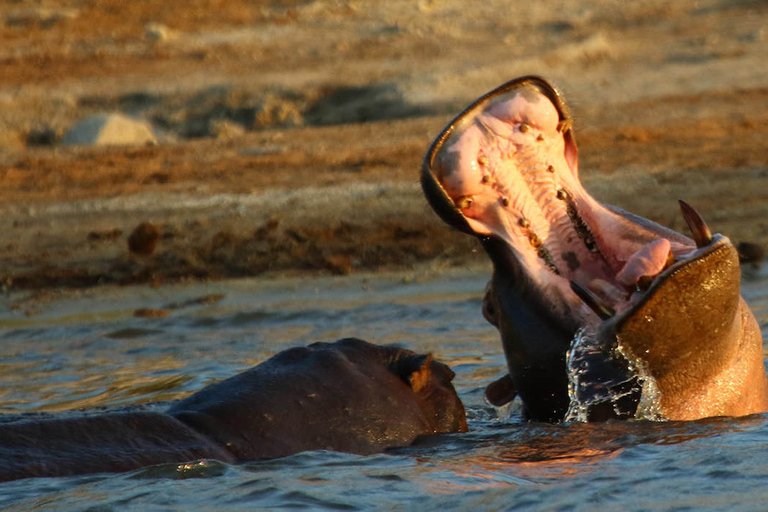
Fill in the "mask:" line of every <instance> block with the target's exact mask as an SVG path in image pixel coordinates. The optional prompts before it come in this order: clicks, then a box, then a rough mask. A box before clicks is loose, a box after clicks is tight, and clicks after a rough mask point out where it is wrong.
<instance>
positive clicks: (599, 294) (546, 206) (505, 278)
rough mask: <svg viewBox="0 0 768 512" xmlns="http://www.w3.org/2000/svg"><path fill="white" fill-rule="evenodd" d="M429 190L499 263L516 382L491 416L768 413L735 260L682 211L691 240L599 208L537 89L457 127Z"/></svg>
mask: <svg viewBox="0 0 768 512" xmlns="http://www.w3.org/2000/svg"><path fill="white" fill-rule="evenodd" d="M421 181H422V186H423V189H424V192H425V194H426V197H427V200H428V201H429V203H430V205H431V206H432V208H433V209H434V210H435V211H436V212H437V213H438V214H439V215H440V217H441V218H442V219H443V220H444V221H446V222H447V223H448V224H450V225H451V226H453V227H455V228H457V229H459V230H461V231H463V232H465V233H469V234H471V235H474V236H476V237H478V238H479V239H480V240H481V242H482V245H483V246H484V248H485V250H486V252H487V254H488V255H489V256H490V258H491V260H492V262H493V266H494V272H493V277H492V279H491V281H490V283H489V284H488V287H487V293H486V297H485V301H484V307H483V310H484V314H485V317H486V318H487V319H488V320H489V321H490V322H491V323H492V324H493V325H495V326H496V327H497V328H498V329H499V331H500V334H501V338H502V342H503V345H504V351H505V354H506V358H507V364H508V367H509V376H507V377H505V378H503V379H501V380H500V381H498V382H497V383H495V384H493V385H492V386H490V387H489V389H488V391H487V395H488V396H489V399H491V400H492V401H495V402H498V403H503V402H504V401H506V400H509V399H511V398H513V397H514V396H515V394H517V395H519V396H520V398H521V400H522V403H523V410H524V414H525V415H526V416H527V417H528V418H530V419H533V420H542V421H562V420H564V419H569V420H572V419H582V420H601V419H609V418H635V417H645V418H652V419H681V420H687V419H696V418H702V417H706V416H717V415H745V414H750V413H757V412H762V411H766V410H768V381H766V374H765V368H764V366H763V356H762V339H761V336H760V330H759V328H758V325H757V322H756V321H755V318H754V317H753V315H752V313H751V312H750V310H749V308H748V307H747V305H746V304H745V302H744V300H743V299H742V298H741V296H740V292H739V279H740V273H739V259H738V254H737V251H736V249H735V248H734V246H733V245H732V244H731V242H730V241H729V240H728V239H727V238H726V237H724V236H722V235H712V234H711V233H710V231H709V229H708V228H707V226H706V224H704V221H703V220H702V219H701V217H700V216H699V215H698V214H697V213H696V211H695V210H693V208H691V207H690V206H688V205H687V204H685V203H683V202H681V208H682V213H683V216H684V218H685V220H686V222H687V224H688V226H689V228H690V229H691V231H692V233H693V239H690V238H688V237H686V236H683V235H681V234H679V233H676V232H674V231H671V230H669V229H667V228H664V227H662V226H659V225H657V224H655V223H653V222H651V221H649V220H646V219H644V218H641V217H639V216H637V215H633V214H631V213H628V212H625V211H622V210H620V209H618V208H616V207H613V206H608V205H604V204H601V203H599V202H597V201H596V200H595V199H594V198H592V196H590V195H589V194H588V193H587V191H586V190H585V189H584V188H583V186H582V185H581V182H580V181H579V173H578V155H577V150H576V140H575V137H574V132H573V119H572V117H571V114H570V111H569V109H568V106H567V105H566V103H565V101H564V100H563V98H562V96H561V94H560V93H559V91H557V89H555V88H554V87H553V86H552V85H550V84H549V83H548V82H547V81H545V80H544V79H542V78H540V77H536V76H527V77H522V78H518V79H515V80H512V81H510V82H508V83H506V84H504V85H502V86H501V87H499V88H497V89H495V90H493V91H491V92H490V93H488V94H486V95H485V96H483V97H481V98H480V99H478V100H477V101H475V102H474V103H473V104H472V105H470V106H469V107H468V108H467V109H466V110H464V111H463V112H462V113H461V114H459V115H458V116H457V117H456V118H455V119H454V120H453V121H451V123H450V124H449V125H448V126H447V127H446V128H445V129H444V130H443V131H442V133H440V135H438V137H437V139H436V140H435V141H434V142H433V143H432V145H431V147H430V148H429V150H428V152H427V154H426V157H425V160H424V166H423V169H422V177H421ZM569 376H570V378H569Z"/></svg>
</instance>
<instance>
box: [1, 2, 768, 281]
mask: <svg viewBox="0 0 768 512" xmlns="http://www.w3.org/2000/svg"><path fill="white" fill-rule="evenodd" d="M467 5H468V4H466V3H465V2H462V1H459V0H419V1H417V0H410V1H404V0H391V1H387V2H380V1H375V0H349V1H330V0H322V1H321V0H318V1H314V2H303V1H280V0H270V1H267V0H251V1H246V0H193V1H190V2H152V1H134V2H123V1H119V0H69V1H64V0H61V1H55V0H50V1H49V0H12V1H10V2H3V4H2V6H0V198H2V200H1V201H0V282H1V283H2V287H3V289H5V290H16V289H48V288H52V287H87V286H94V285H98V284H102V283H126V284H127V283H144V282H148V283H158V284H159V283H164V282H168V281H175V280H181V279H189V278H195V279H214V278H225V277H239V276H254V275H267V276H272V275H274V276H276V277H279V276H283V275H297V274H302V273H310V274H316V273H335V274H349V273H354V272H361V271H366V272H367V271H388V270H398V271H402V270H408V269H418V268H423V267H424V266H428V267H429V268H431V269H437V270H439V269H441V268H446V267H450V266H457V265H461V266H465V265H487V263H485V259H484V257H483V255H482V253H481V252H480V251H479V250H478V246H477V244H476V242H475V241H474V240H472V239H471V238H469V237H466V236H464V235H460V234H457V233H454V232H452V231H451V230H450V229H448V228H447V227H446V226H444V225H443V224H442V223H441V221H439V220H438V219H437V217H436V216H435V215H434V213H432V211H431V210H430V209H429V208H428V206H427V205H426V202H425V201H424V199H423V197H422V194H421V191H420V188H419V185H418V174H419V169H420V165H421V159H422V158H423V155H424V152H425V151H426V148H427V146H428V145H429V143H430V141H431V140H432V138H433V137H434V136H435V135H437V133H438V131H439V130H440V129H441V128H442V127H443V126H444V125H445V124H446V123H447V122H448V121H449V120H450V119H451V117H452V116H453V115H455V114H456V113H458V112H459V111H460V110H461V109H462V108H463V107H464V106H466V105H467V104H468V103H469V102H470V101H472V100H473V99H474V98H475V97H477V96H480V95H481V94H483V93H484V92H486V91H487V90H489V89H491V88H493V87H495V86H497V85H499V84H501V83H502V82H504V81H506V80H508V79H511V78H514V77H516V76H520V75H523V74H540V75H543V76H545V77H547V78H549V79H551V80H553V81H554V82H555V83H556V84H558V85H559V86H560V87H561V89H562V90H563V91H564V93H565V95H566V98H567V99H569V100H570V102H571V106H572V109H573V110H574V114H575V117H576V134H577V139H578V142H579V149H580V155H579V156H580V168H581V172H582V176H583V179H584V181H585V182H586V184H587V188H588V189H589V190H591V191H592V192H593V193H594V195H595V196H596V197H598V198H599V199H600V200H603V201H605V202H608V203H611V204H616V205H618V206H620V207H622V208H624V209H626V210H629V211H632V212H634V213H637V214H640V215H642V216H645V217H648V218H650V219H652V220H655V221H657V222H660V223H662V224H665V225H668V226H671V227H673V228H675V229H678V230H684V223H683V221H682V217H681V216H680V214H679V212H678V209H677V201H676V200H677V199H685V200H686V201H687V202H689V203H690V204H692V205H693V206H695V207H696V208H697V209H698V210H699V211H700V212H701V213H702V215H703V217H704V218H705V219H706V220H707V221H708V222H709V224H710V227H711V228H712V229H713V231H718V232H722V233H724V234H726V235H728V236H729V237H731V239H732V240H734V241H736V242H739V241H750V242H755V243H758V244H766V243H768V186H767V185H768V145H767V144H766V143H765V141H766V140H768V108H766V106H767V105H768V66H766V55H768V33H766V30H768V29H766V27H768V23H767V21H768V3H766V2H765V1H764V0H701V1H696V2H693V1H682V2H666V1H661V0H658V1H657V0H640V1H637V2H624V1H620V0H615V1H610V0H546V1H539V2H521V1H514V2H509V1H507V2H503V1H495V0H489V1H486V2H482V3H481V4H472V7H471V9H468V8H467V7H466V6H467ZM111 112H123V113H126V114H129V115H131V116H135V117H138V118H141V119H145V120H147V121H149V122H151V123H152V125H153V127H154V128H155V131H156V133H157V134H158V143H157V144H155V145H150V146H119V147H101V146H67V145H64V144H62V141H61V139H62V136H63V134H64V133H65V132H66V131H67V129H69V127H71V126H72V125H73V124H75V122H76V121H78V120H79V119H82V118H84V117H86V116H88V115H91V114H97V113H111ZM145 221H148V222H151V223H152V224H154V225H155V226H156V227H157V228H158V230H159V240H158V243H157V247H156V249H155V250H154V251H153V252H152V253H151V254H150V255H139V254H129V251H128V244H127V239H128V237H129V235H130V233H131V232H132V230H133V229H134V228H135V227H136V226H138V225H139V224H140V223H142V222H145Z"/></svg>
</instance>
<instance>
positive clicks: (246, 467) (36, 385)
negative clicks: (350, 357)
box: [0, 270, 768, 511]
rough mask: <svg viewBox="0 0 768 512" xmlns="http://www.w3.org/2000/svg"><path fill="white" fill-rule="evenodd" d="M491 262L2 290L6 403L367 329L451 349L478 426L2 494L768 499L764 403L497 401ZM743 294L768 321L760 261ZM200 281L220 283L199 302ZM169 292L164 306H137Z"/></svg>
mask: <svg viewBox="0 0 768 512" xmlns="http://www.w3.org/2000/svg"><path fill="white" fill-rule="evenodd" d="M487 278H488V273H487V272H485V271H472V272H470V271H458V270H454V271H448V272H445V273H441V274H440V275H434V274H433V275H426V274H425V275H423V276H421V277H417V278H415V277H414V276H413V275H410V276H404V275H396V276H392V275H389V276H386V277H376V276H368V277H360V276H354V277H345V278H320V279H311V280H310V279H303V280H298V279H297V280H279V281H274V280H273V281H269V280H237V281H229V282H220V283H213V284H200V283H196V284H191V285H176V286H166V287H159V288H151V287H129V288H100V289H96V290H90V291H85V292H79V293H74V292H68V293H66V294H61V295H56V294H53V295H46V296H43V297H36V298H35V300H28V299H29V297H28V296H27V295H23V294H20V295H11V296H4V297H2V299H1V300H0V412H2V413H20V412H30V411H61V410H67V409H73V408H87V407H97V406H125V405H130V404H143V403H148V402H156V401H166V400H172V399H177V398H181V397H184V396H187V395H188V394H190V393H192V392H194V391H196V390H198V389H200V388H202V387H204V386H205V385H207V384H209V383H212V382H215V381H217V380H220V379H223V378H226V377H228V376H230V375H232V374H233V373H235V372H237V371H240V370H243V369H245V368H248V367H250V366H252V365H255V364H257V363H259V362H260V361H263V360H264V359H266V358H268V357H270V356H271V355H273V354H275V353H276V352H279V351H281V350H283V349H286V348H288V347H292V346H295V345H301V344H305V343H307V342H311V341H334V340H336V339H338V338H342V337H346V336H356V337H360V338H363V339H367V340H369V341H373V342H377V343H400V344H402V345H404V346H406V347H408V348H411V349H413V350H416V351H420V352H433V353H434V354H435V356H436V357H438V358H439V359H441V360H442V361H444V362H446V363H448V364H449V365H450V366H451V367H452V368H453V369H454V371H455V372H456V379H455V381H454V383H455V385H456V388H457V390H458V391H459V395H460V396H461V399H462V400H463V402H464V404H465V405H466V407H467V412H468V421H469V427H470V433H468V434H456V435H447V436H442V437H440V438H437V439H433V440H430V441H428V442H427V443H425V444H424V445H421V446H418V447H412V448H407V449H400V450H396V451H393V452H390V453H387V454H382V455H374V456H367V457H361V456H356V455H348V454H339V453H331V452H324V451H319V452H308V453H300V454H297V455H294V456H291V457H287V458H284V459H278V460H272V461H260V462H252V463H248V464H243V465H237V466H233V465H226V464H222V463H219V462H215V461H206V462H201V463H192V464H187V465H181V466H179V465H173V464H172V465H164V466H156V467H151V468H145V469H141V470H137V471H134V472H131V473H124V474H107V475H105V474H99V475H88V476H81V477H67V478H44V479H27V480H21V481H16V482H8V483H4V484H0V509H2V510H8V511H13V510H57V511H61V510H92V511H108V510H137V511H139V510H140V511H147V510H164V511H165V510H167V511H171V510H184V511H188V510H195V509H197V510H201V511H202V510H275V509H300V510H403V511H408V510H419V511H428V510H467V511H486V510H488V511H491V510H596V509H597V510H755V511H758V510H759V511H762V510H766V509H767V508H768V485H766V483H768V415H760V416H752V417H747V418H736V419H709V420H705V421H697V422H687V423H686V422H672V423H653V422H625V423H610V424H593V425H587V424H571V425H543V424H523V423H521V422H520V421H519V415H518V413H519V410H518V409H517V407H516V406H515V405H514V404H513V405H512V406H511V407H510V408H509V409H508V410H503V411H497V410H495V409H493V408H492V407H490V406H488V405H486V404H485V403H484V402H483V389H484V388H485V386H486V385H487V384H488V383H489V382H490V381H492V380H494V379H496V378H497V377H499V376H500V375H502V373H503V371H504V366H505V363H504V358H503V355H502V351H501V344H500V342H499V340H498V335H497V333H496V331H495V330H494V329H493V328H491V327H490V326H489V325H487V324H486V323H485V321H484V320H483V318H482V316H481V314H480V306H481V299H482V292H483V289H484V286H485V282H486V280H487ZM743 294H744V295H745V298H746V299H747V301H748V302H749V303H750V305H751V306H752V308H753V310H754V312H755V314H756V316H757V318H758V321H759V323H760V325H761V326H762V329H763V336H764V338H765V337H766V335H768V272H766V271H763V272H761V273H759V274H758V273H752V275H750V276H746V277H745V279H744V282H743ZM212 296H213V297H216V298H220V300H211V299H210V298H211V297H212ZM222 296H223V297H222ZM200 297H209V300H207V301H205V300H204V301H199V302H195V300H194V299H196V298H200ZM185 301H189V302H188V303H186V304H185V303H184V302H185ZM169 306H172V309H170V315H169V316H167V317H164V318H141V317H134V316H133V312H134V311H135V310H136V309H139V308H168V307H169ZM0 463H1V461H0Z"/></svg>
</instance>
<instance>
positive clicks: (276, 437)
mask: <svg viewBox="0 0 768 512" xmlns="http://www.w3.org/2000/svg"><path fill="white" fill-rule="evenodd" d="M453 377H454V373H453V372H452V371H451V370H450V368H448V367H447V366H446V365H444V364H442V363H439V362H437V361H435V360H433V358H432V356H431V355H423V354H416V353H414V352H411V351H410V350H406V349H402V348H398V347H389V346H377V345H372V344H370V343H367V342H365V341H362V340H359V339H356V338H346V339H343V340H340V341H337V342H336V343H314V344H312V345H309V346H308V347H296V348H292V349H289V350H285V351H283V352H280V353H279V354H277V355H275V356H274V357H272V358H270V359H268V360H267V361H265V362H263V363H261V364H260V365H258V366H256V367H254V368H251V369H250V370H248V371H245V372H243V373H241V374H239V375H236V376H234V377H231V378H229V379H227V380H224V381H222V382H219V383H217V384H214V385H212V386H209V387H207V388H205V389H203V390H201V391H199V392H197V393H195V394H193V395H191V396H189V397H188V398H186V399H184V400H181V401H178V402H175V403H173V404H171V405H170V406H166V407H164V408H160V407H155V408H153V409H151V410H123V411H113V412H103V411H102V412H82V411H76V412H71V413H58V414H51V415H34V414H33V415H21V416H12V415H2V416H0V482H2V481H7V480H15V479H20V478H29V477H41V476H65V475H79V474H86V473H100V472H109V473H115V472H121V471H130V470H133V469H137V468H140V467H143V466H149V465H154V464H163V463H183V462H188V461H193V460H197V459H216V460H220V461H223V462H228V463H235V462H244V461H250V460H256V459H270V458H276V457H285V456H286V455H290V454H293V453H298V452H301V451H307V450H321V449H325V450H335V451H341V452H349V453H357V454H370V453H377V452H382V451H384V450H386V449H387V448H393V447H403V446H408V445H410V444H412V443H413V442H414V441H415V440H416V439H417V438H418V436H426V435H431V434H439V433H448V432H466V431H467V423H466V418H465V413H464V406H463V405H462V403H461V400H459V397H458V396H457V395H456V391H455V389H454V388H453V385H452V384H451V380H452V379H453Z"/></svg>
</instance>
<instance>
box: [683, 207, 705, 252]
mask: <svg viewBox="0 0 768 512" xmlns="http://www.w3.org/2000/svg"><path fill="white" fill-rule="evenodd" d="M678 203H680V211H681V212H682V213H683V218H684V219H685V223H686V224H688V229H690V230H691V234H692V235H693V240H694V241H695V242H696V247H698V248H702V247H706V246H707V245H709V244H711V243H712V232H711V231H710V230H709V227H707V224H706V223H705V222H704V219H702V218H701V215H699V212H697V211H696V210H695V209H694V208H693V207H692V206H691V205H689V204H688V203H686V202H685V201H683V200H682V199H680V200H678Z"/></svg>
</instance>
